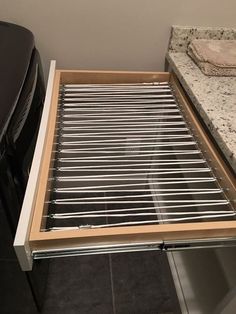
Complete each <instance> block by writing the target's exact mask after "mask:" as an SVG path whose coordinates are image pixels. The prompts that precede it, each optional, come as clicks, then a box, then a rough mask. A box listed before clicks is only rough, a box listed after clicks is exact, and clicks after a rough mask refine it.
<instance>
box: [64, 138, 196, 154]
mask: <svg viewBox="0 0 236 314" xmlns="http://www.w3.org/2000/svg"><path fill="white" fill-rule="evenodd" d="M192 145H197V143H196V142H193V141H189V142H165V143H163V144H159V143H158V144H153V145H130V146H129V147H127V146H114V147H113V146H108V147H91V148H82V147H81V148H64V149H59V150H58V151H59V152H61V153H77V152H87V153H92V152H94V151H95V152H96V153H100V152H104V151H105V153H112V152H114V150H115V149H130V148H132V152H135V150H134V148H137V151H139V149H140V148H146V147H151V148H155V147H175V146H192ZM153 151H154V150H153V149H152V150H145V152H153ZM119 152H120V153H121V152H124V153H127V150H123V151H119Z"/></svg>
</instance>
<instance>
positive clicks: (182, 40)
mask: <svg viewBox="0 0 236 314" xmlns="http://www.w3.org/2000/svg"><path fill="white" fill-rule="evenodd" d="M193 39H231V40H233V39H236V29H234V28H216V27H190V26H172V29H171V36H170V41H169V48H168V50H169V51H170V52H186V51H187V47H188V45H189V43H190V42H191V41H192V40H193Z"/></svg>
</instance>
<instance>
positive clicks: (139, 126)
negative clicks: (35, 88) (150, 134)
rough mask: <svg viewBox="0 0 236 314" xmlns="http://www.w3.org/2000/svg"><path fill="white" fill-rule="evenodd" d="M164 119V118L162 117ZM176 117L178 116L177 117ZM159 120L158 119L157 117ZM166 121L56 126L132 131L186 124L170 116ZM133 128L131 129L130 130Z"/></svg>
mask: <svg viewBox="0 0 236 314" xmlns="http://www.w3.org/2000/svg"><path fill="white" fill-rule="evenodd" d="M178 118H179V119H183V118H182V117H178ZM161 119H162V118H161ZM175 119H176V117H175ZM157 120H158V119H157ZM164 120H165V121H164V122H159V121H156V122H149V123H148V122H139V123H138V124H136V123H132V122H130V123H128V122H125V123H124V124H123V123H122V122H117V123H116V122H114V123H112V122H110V123H109V124H105V123H103V124H101V125H100V124H95V123H94V124H92V125H86V126H61V127H59V128H56V129H58V130H60V131H70V130H81V131H83V130H99V131H100V130H105V131H107V130H111V131H113V129H117V130H129V131H132V129H134V130H142V128H143V130H148V129H150V128H151V129H153V130H155V127H160V126H162V125H179V124H182V125H183V124H185V122H182V121H180V122H179V121H167V120H169V117H168V118H165V119H164ZM170 120H171V117H170ZM130 129H131V130H130Z"/></svg>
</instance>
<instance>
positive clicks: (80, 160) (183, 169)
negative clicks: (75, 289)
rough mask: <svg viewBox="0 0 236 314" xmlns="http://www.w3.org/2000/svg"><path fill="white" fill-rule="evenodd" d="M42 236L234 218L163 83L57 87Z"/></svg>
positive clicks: (178, 109)
mask: <svg viewBox="0 0 236 314" xmlns="http://www.w3.org/2000/svg"><path fill="white" fill-rule="evenodd" d="M55 147H56V150H55V160H54V169H53V177H52V178H50V179H49V180H51V181H52V182H51V187H52V188H51V199H50V201H49V212H48V215H47V218H48V224H47V230H48V231H56V230H65V229H78V228H105V227H115V226H129V225H143V224H156V223H174V222H190V221H205V220H219V219H220V220H222V219H229V218H231V219H232V216H235V212H234V209H233V208H232V207H231V205H230V203H229V201H228V199H227V198H226V197H225V194H224V191H223V190H222V189H221V188H220V187H219V185H218V183H217V178H216V177H215V176H214V175H213V173H212V170H211V169H210V167H209V166H208V162H207V160H206V159H205V157H204V155H203V154H202V152H201V151H200V149H199V147H198V143H197V141H196V139H195V138H194V137H193V135H192V133H191V130H190V128H189V126H188V125H187V123H186V121H185V120H184V118H183V115H182V113H181V110H180V108H179V105H178V103H177V101H176V99H175V96H174V94H173V92H172V90H171V87H170V86H169V84H168V83H167V82H164V83H140V84H80V85H62V86H61V88H60V96H59V105H58V122H57V127H56V136H55Z"/></svg>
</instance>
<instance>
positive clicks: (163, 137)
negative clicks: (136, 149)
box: [54, 134, 193, 145]
mask: <svg viewBox="0 0 236 314" xmlns="http://www.w3.org/2000/svg"><path fill="white" fill-rule="evenodd" d="M183 138H184V139H186V138H193V136H192V135H190V134H183V135H175V134H171V135H169V134H167V135H156V136H155V137H147V138H146V139H142V138H140V137H136V138H135V137H125V138H124V137H123V138H122V140H121V139H106V140H105V139H103V140H92V141H91V140H86V141H81V140H80V141H60V142H59V143H58V142H54V144H60V145H91V144H94V145H104V143H108V144H110V143H117V142H118V143H119V144H120V143H121V144H122V143H127V142H128V141H131V142H132V141H133V142H134V143H135V142H139V141H140V142H143V141H150V140H154V141H156V140H173V139H183ZM145 143H146V142H145ZM149 143H151V142H148V143H146V144H149Z"/></svg>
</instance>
